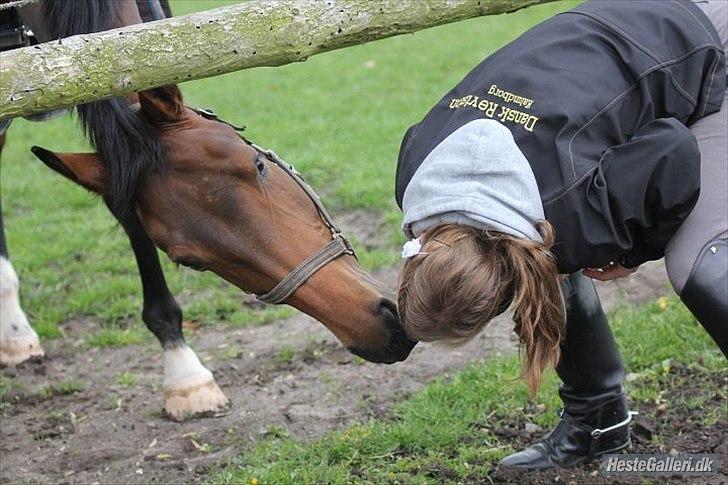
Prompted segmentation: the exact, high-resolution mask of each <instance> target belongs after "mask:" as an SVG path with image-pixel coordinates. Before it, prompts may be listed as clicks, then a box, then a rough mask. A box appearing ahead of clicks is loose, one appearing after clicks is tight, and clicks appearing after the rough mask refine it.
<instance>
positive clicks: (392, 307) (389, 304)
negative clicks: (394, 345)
mask: <svg viewBox="0 0 728 485" xmlns="http://www.w3.org/2000/svg"><path fill="white" fill-rule="evenodd" d="M379 315H380V316H381V317H382V318H383V319H384V323H385V324H386V325H387V328H389V329H391V330H394V329H395V328H396V329H402V323H401V322H400V321H399V314H398V313H397V305H396V304H395V303H394V302H393V301H392V300H389V299H387V298H382V300H381V301H380V302H379Z"/></svg>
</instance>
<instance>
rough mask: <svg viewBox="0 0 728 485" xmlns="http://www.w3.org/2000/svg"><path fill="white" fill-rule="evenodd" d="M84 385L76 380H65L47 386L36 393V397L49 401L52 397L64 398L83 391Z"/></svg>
mask: <svg viewBox="0 0 728 485" xmlns="http://www.w3.org/2000/svg"><path fill="white" fill-rule="evenodd" d="M85 387H86V385H85V384H84V382H83V381H81V380H78V379H67V380H65V381H60V382H55V383H53V384H48V385H47V386H45V387H43V388H41V389H40V390H39V391H38V395H39V396H40V397H42V398H43V399H50V398H51V397H53V396H66V395H68V394H75V393H77V392H79V391H82V390H84V389H85Z"/></svg>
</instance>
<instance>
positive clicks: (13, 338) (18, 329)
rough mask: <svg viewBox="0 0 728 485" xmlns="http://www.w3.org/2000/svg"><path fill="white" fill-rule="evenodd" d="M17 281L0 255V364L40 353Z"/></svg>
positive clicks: (12, 271) (15, 275) (41, 352)
mask: <svg viewBox="0 0 728 485" xmlns="http://www.w3.org/2000/svg"><path fill="white" fill-rule="evenodd" d="M19 287H20V283H19V281H18V275H17V274H15V270H14V269H13V265H12V264H11V263H10V261H8V260H7V259H6V258H4V257H2V256H0V364H3V365H15V364H19V363H20V362H23V361H24V360H27V359H29V358H30V357H33V356H41V355H43V349H41V347H40V342H39V340H38V334H37V333H35V330H33V327H31V326H30V324H29V323H28V318H27V317H26V316H25V312H23V309H22V308H21V307H20V299H19V297H18V289H19Z"/></svg>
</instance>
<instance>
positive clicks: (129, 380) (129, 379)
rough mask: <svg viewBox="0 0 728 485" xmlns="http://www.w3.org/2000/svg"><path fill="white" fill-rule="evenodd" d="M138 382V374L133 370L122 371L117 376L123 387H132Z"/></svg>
mask: <svg viewBox="0 0 728 485" xmlns="http://www.w3.org/2000/svg"><path fill="white" fill-rule="evenodd" d="M136 382H137V376H135V375H134V374H132V373H131V372H122V373H121V374H119V375H117V376H116V383H117V384H118V385H120V386H121V387H132V386H133V385H134V384H136Z"/></svg>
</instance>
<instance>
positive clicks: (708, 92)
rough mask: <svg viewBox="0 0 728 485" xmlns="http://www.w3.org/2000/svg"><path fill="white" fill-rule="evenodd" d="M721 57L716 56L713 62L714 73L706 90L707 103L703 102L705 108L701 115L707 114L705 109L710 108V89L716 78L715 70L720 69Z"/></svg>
mask: <svg viewBox="0 0 728 485" xmlns="http://www.w3.org/2000/svg"><path fill="white" fill-rule="evenodd" d="M719 59H720V57H718V58H716V59H715V61H714V62H713V74H712V75H711V76H710V84H708V90H707V91H706V92H705V103H703V109H702V110H701V113H700V116H704V115H705V110H706V109H708V100H709V99H710V90H711V89H712V88H713V80H714V79H715V72H716V71H717V70H718V64H720V63H719V62H718V60H719Z"/></svg>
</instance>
